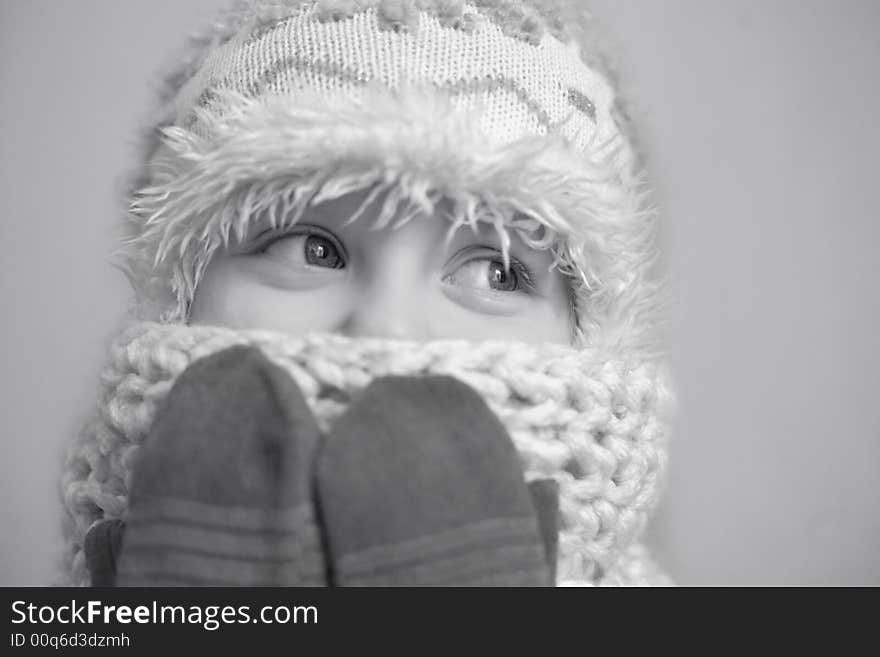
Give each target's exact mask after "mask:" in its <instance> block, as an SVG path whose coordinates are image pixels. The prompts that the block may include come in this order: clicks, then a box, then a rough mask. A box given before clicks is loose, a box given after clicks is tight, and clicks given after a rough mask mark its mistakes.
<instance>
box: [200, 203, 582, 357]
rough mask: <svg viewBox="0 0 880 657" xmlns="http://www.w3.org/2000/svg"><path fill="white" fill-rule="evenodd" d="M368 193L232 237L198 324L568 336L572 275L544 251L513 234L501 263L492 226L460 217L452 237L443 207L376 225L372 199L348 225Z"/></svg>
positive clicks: (358, 332) (565, 339) (385, 333)
mask: <svg viewBox="0 0 880 657" xmlns="http://www.w3.org/2000/svg"><path fill="white" fill-rule="evenodd" d="M363 198H364V193H357V194H350V195H348V196H345V197H342V198H340V199H337V200H335V201H329V202H326V203H322V204H320V205H318V206H316V207H313V208H310V209H309V210H307V211H306V212H305V213H304V214H303V216H302V218H301V219H300V220H299V221H298V222H297V223H296V225H294V226H292V227H287V228H281V229H265V226H264V227H259V226H255V227H254V228H253V229H252V231H251V234H250V235H248V236H246V237H245V238H244V239H243V240H241V241H239V242H233V243H230V246H229V248H228V249H227V250H225V251H224V252H222V253H218V254H217V255H215V256H214V258H213V260H212V261H211V263H210V264H209V265H208V268H207V269H206V271H205V273H204V277H203V278H202V280H201V282H200V283H199V286H198V288H197V290H196V294H195V298H194V300H193V305H192V309H191V315H190V317H191V323H192V324H213V325H220V326H228V327H230V328H239V329H252V328H257V329H268V330H277V331H283V332H286V333H291V334H294V335H303V334H305V333H308V332H313V331H318V332H332V333H340V334H343V335H348V336H361V337H385V338H399V339H410V340H432V339H442V338H463V339H472V340H488V339H503V340H520V341H525V342H557V343H569V342H570V341H571V336H572V316H571V311H570V305H569V304H570V302H569V294H568V284H567V281H566V279H565V277H564V276H563V275H562V274H560V273H559V272H558V271H556V270H551V264H552V261H553V260H552V256H551V254H550V253H549V252H548V251H536V250H534V249H532V248H529V247H528V246H526V245H525V244H524V243H523V242H522V240H520V239H519V238H518V237H517V236H516V235H513V234H511V245H510V249H509V253H510V269H509V270H505V268H504V263H503V260H502V256H501V244H500V241H499V238H498V234H497V232H496V230H495V228H493V227H491V226H489V225H485V226H482V227H481V228H480V229H479V231H478V232H477V233H474V231H473V230H472V229H471V228H470V227H468V226H463V227H461V228H460V229H458V230H457V231H456V232H455V233H454V235H453V237H452V240H451V241H450V242H449V244H448V246H444V239H445V237H446V234H447V232H448V230H449V220H448V219H446V218H444V217H416V218H414V219H412V220H411V221H409V222H408V223H406V224H405V225H403V226H402V227H399V228H392V227H390V226H389V227H386V228H381V229H376V228H374V226H373V216H375V211H376V207H375V206H374V207H371V208H369V209H368V210H367V212H365V213H364V215H363V216H362V217H360V218H359V219H357V220H356V221H354V222H353V223H351V224H350V225H345V220H346V218H348V217H350V216H352V215H353V214H354V213H355V211H356V210H357V208H358V207H359V206H360V203H361V201H362V200H363ZM371 214H373V216H370V215H371ZM392 224H393V222H392Z"/></svg>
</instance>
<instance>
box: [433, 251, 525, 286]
mask: <svg viewBox="0 0 880 657" xmlns="http://www.w3.org/2000/svg"><path fill="white" fill-rule="evenodd" d="M443 280H444V282H446V283H451V284H452V285H459V286H461V287H466V288H471V289H475V290H486V291H493V292H520V291H523V292H528V291H530V289H531V287H532V284H531V276H530V275H529V273H528V270H527V269H526V268H525V267H524V266H523V265H522V264H521V263H519V262H517V261H515V260H511V261H510V268H509V269H507V268H505V267H504V262H503V261H502V260H500V259H498V258H492V257H486V258H473V259H471V260H468V261H467V262H464V263H462V264H461V265H459V266H458V267H457V268H456V269H455V271H453V272H452V273H451V274H448V275H447V276H445V277H444V279H443Z"/></svg>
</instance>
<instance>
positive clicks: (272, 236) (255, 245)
mask: <svg viewBox="0 0 880 657" xmlns="http://www.w3.org/2000/svg"><path fill="white" fill-rule="evenodd" d="M293 235H305V236H309V235H317V236H318V237H322V238H324V239H326V240H328V241H329V242H331V243H332V244H333V246H334V247H335V248H336V250H337V251H338V252H339V254H340V255H341V256H342V260H343V262H344V263H346V265H347V264H348V253H347V252H346V250H345V247H343V246H342V243H341V242H340V241H339V240H338V239H337V238H336V236H335V235H333V233H331V232H330V231H328V230H324V229H323V228H319V227H318V226H312V225H297V226H288V227H279V228H269V229H267V230H264V231H263V232H261V233H259V234H258V235H256V236H255V237H254V238H253V241H252V245H251V247H250V248H249V249H248V250H247V253H249V254H257V253H265V252H266V250H267V249H268V248H269V247H270V246H272V245H273V244H274V243H275V242H277V241H278V240H280V239H284V238H285V237H290V236H293ZM472 248H478V249H480V250H486V251H489V250H491V251H493V252H494V254H495V255H497V257H494V256H493V255H492V254H489V253H486V254H485V255H484V256H482V257H475V258H469V259H463V260H462V261H461V262H460V263H459V266H462V265H464V264H466V263H468V262H471V261H472V260H489V261H490V262H501V263H503V262H504V260H503V258H502V257H501V253H499V252H498V251H496V250H495V249H492V248H491V247H472ZM469 250H470V249H469ZM510 271H511V272H513V274H514V275H515V276H516V280H517V282H518V283H519V285H520V286H521V287H520V290H521V291H522V292H523V293H525V294H528V295H529V296H532V295H535V294H536V293H537V286H536V285H535V279H534V276H533V275H532V272H531V270H530V269H529V268H528V267H527V266H526V265H525V264H523V263H522V262H520V261H519V260H517V259H516V258H514V257H513V256H511V257H510Z"/></svg>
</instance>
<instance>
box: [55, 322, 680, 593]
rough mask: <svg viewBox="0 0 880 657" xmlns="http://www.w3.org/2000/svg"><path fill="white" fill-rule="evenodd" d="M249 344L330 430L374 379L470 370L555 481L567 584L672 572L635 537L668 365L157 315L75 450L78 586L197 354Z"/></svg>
mask: <svg viewBox="0 0 880 657" xmlns="http://www.w3.org/2000/svg"><path fill="white" fill-rule="evenodd" d="M240 344H247V345H254V346H256V347H258V348H260V349H261V350H263V352H264V353H265V354H266V355H267V356H268V357H269V358H270V359H271V360H272V361H274V362H276V363H277V364H279V365H280V366H281V367H283V368H284V369H285V370H286V371H287V372H289V374H290V375H291V376H292V377H293V378H294V380H295V381H296V383H297V384H298V385H299V386H300V388H301V389H302V391H303V394H304V396H305V398H306V401H307V403H308V404H309V405H310V407H311V409H312V411H313V412H314V414H315V416H316V418H317V419H318V422H319V424H320V425H321V427H322V429H323V430H324V431H326V430H327V429H328V427H329V426H330V423H331V422H332V421H333V420H334V418H336V417H338V416H339V415H340V414H341V413H342V412H343V411H344V410H345V409H346V407H347V405H348V404H349V402H350V401H351V399H352V398H354V397H355V396H356V395H357V394H358V392H359V391H360V390H362V389H363V388H364V387H365V386H366V385H367V384H368V383H369V382H370V381H372V380H373V379H374V378H376V377H379V376H384V375H390V374H395V375H422V374H446V375H449V376H454V377H456V378H458V379H460V380H461V381H464V382H465V383H467V384H469V385H470V386H472V387H473V388H474V389H475V390H478V391H480V393H481V394H482V395H483V397H484V398H485V400H486V402H487V404H488V405H489V407H490V408H491V409H492V410H493V411H494V412H495V413H496V414H497V415H498V417H499V418H500V420H501V421H502V423H503V424H504V425H505V427H506V428H507V430H508V432H509V433H510V436H511V438H512V439H513V442H514V444H515V446H516V448H517V449H518V451H519V453H520V457H521V461H522V465H523V471H524V474H525V477H526V479H527V480H532V479H544V478H552V479H554V480H556V481H557V483H558V484H559V490H560V537H559V564H558V582H559V584H560V585H609V584H616V585H646V584H667V583H669V580H668V579H667V578H666V577H665V576H664V575H663V574H662V572H661V571H660V570H659V569H657V567H656V566H655V565H654V564H653V562H652V561H651V560H650V558H649V557H648V555H647V554H646V552H645V551H644V548H643V547H642V546H641V545H640V544H639V539H640V537H641V535H642V531H643V529H644V527H645V523H646V521H647V518H648V514H649V512H650V510H651V509H652V508H653V506H654V504H655V502H656V501H657V498H658V495H659V488H660V486H661V481H662V475H663V471H664V469H665V465H666V442H667V438H668V433H669V414H670V410H671V406H672V403H673V400H672V396H671V393H670V390H669V387H668V381H667V378H666V374H665V371H664V369H663V368H662V367H661V366H658V365H655V364H649V363H638V362H636V361H632V360H626V359H623V360H621V359H615V358H609V357H607V356H605V355H603V354H600V353H597V352H595V351H592V350H588V349H582V350H574V349H571V348H569V347H565V346H561V345H560V346H553V345H545V346H535V345H527V344H519V343H512V342H508V341H499V342H480V343H472V342H467V341H461V340H443V341H437V342H428V343H414V342H401V341H387V340H375V339H363V338H359V339H352V338H345V337H342V336H337V335H312V336H308V337H304V338H292V337H290V336H288V335H285V334H280V333H273V332H267V331H234V330H229V329H223V328H214V327H202V326H199V327H186V326H173V325H162V324H155V323H141V324H137V325H135V326H132V327H131V328H130V329H128V330H127V331H125V332H123V333H122V334H121V335H120V336H119V338H118V339H117V341H116V342H115V344H114V345H113V347H112V349H111V352H110V361H109V362H108V364H107V366H106V368H105V370H104V372H103V374H102V377H101V380H102V384H103V394H102V398H101V401H100V405H99V408H98V414H97V416H96V417H95V421H94V422H93V423H92V424H91V425H90V426H88V427H87V428H86V430H85V431H84V432H83V433H82V435H81V436H80V439H79V441H77V442H76V443H75V444H74V445H73V446H72V448H71V450H70V454H69V459H68V464H67V468H66V471H65V475H64V479H63V481H62V488H63V492H64V502H65V507H66V510H67V522H66V527H65V533H66V537H67V551H66V564H65V573H66V576H67V578H68V583H72V584H77V585H82V584H87V583H88V573H87V572H86V568H85V557H84V554H83V551H82V545H83V539H84V537H85V535H86V533H87V532H88V530H89V528H90V527H91V526H92V525H93V524H94V523H96V522H99V521H101V520H104V519H108V518H122V519H124V518H125V517H126V514H127V510H128V496H127V491H128V490H129V481H130V477H131V464H132V463H133V462H134V459H135V455H136V453H137V450H138V449H139V448H140V445H141V443H142V442H143V441H144V439H145V437H146V436H147V433H148V431H149V429H150V426H151V423H152V420H153V417H154V416H155V413H156V409H157V408H158V407H159V405H160V404H161V402H162V400H163V399H164V397H165V395H166V394H167V393H168V391H169V390H170V388H171V386H172V384H173V383H174V380H175V379H176V377H177V376H178V375H179V374H180V373H181V372H182V371H183V370H184V369H185V368H186V367H187V366H188V365H189V364H190V363H191V362H192V361H194V360H196V359H197V358H200V357H203V356H206V355H208V354H211V353H214V352H217V351H219V350H222V349H225V348H227V347H230V346H233V345H240Z"/></svg>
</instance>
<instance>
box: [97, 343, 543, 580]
mask: <svg viewBox="0 0 880 657" xmlns="http://www.w3.org/2000/svg"><path fill="white" fill-rule="evenodd" d="M557 508H558V492H557V490H556V488H555V484H554V483H553V482H549V481H545V482H535V483H534V484H533V485H531V486H527V485H526V483H525V482H524V480H523V476H522V470H521V466H520V463H519V459H518V455H517V453H516V450H515V448H514V446H513V444H512V442H511V440H510V437H509V436H508V435H507V432H506V431H505V429H504V427H503V426H502V425H501V423H500V421H499V420H498V418H497V417H496V416H495V415H494V414H493V413H492V412H491V411H490V410H489V409H488V407H487V406H486V405H485V402H484V401H483V400H482V398H480V396H479V395H478V394H477V393H476V392H475V391H473V390H472V389H471V388H469V387H468V386H467V385H465V384H463V383H461V382H460V381H457V380H455V379H453V378H450V377H436V376H427V377H384V378H380V379H377V380H375V381H374V382H373V383H371V384H370V385H369V386H368V387H367V388H366V389H365V390H364V392H363V394H362V395H361V396H360V397H359V398H358V399H356V400H355V401H354V403H352V404H351V406H350V407H349V409H348V410H347V411H346V412H345V413H344V414H343V415H342V416H341V417H340V418H339V419H338V420H337V421H336V422H335V424H334V425H333V427H332V428H331V430H330V432H329V434H328V435H326V436H324V437H323V438H321V437H320V433H319V430H318V428H317V423H316V421H315V419H314V417H313V416H312V414H311V411H310V409H309V408H308V405H307V404H306V402H305V400H304V399H303V396H302V393H301V391H300V390H299V388H298V387H297V386H296V384H295V382H294V381H293V380H292V379H291V378H290V376H289V375H287V373H286V372H284V371H283V370H282V369H281V368H280V367H278V366H277V365H275V364H273V363H271V362H270V361H269V360H268V359H267V358H266V356H265V355H264V354H263V353H262V352H261V351H259V350H258V349H255V348H252V347H243V346H242V347H233V348H230V349H227V350H224V351H222V352H219V353H217V354H214V355H212V356H209V357H206V358H203V359H200V360H198V361H196V362H194V363H193V364H192V365H191V366H190V367H188V368H187V369H186V370H185V371H184V372H183V373H182V374H181V375H180V377H178V379H177V381H176V382H175V384H174V386H173V387H172V389H171V391H170V392H169V395H168V397H167V399H166V402H165V405H164V407H163V409H162V410H161V411H160V413H158V414H157V417H156V420H155V422H154V425H153V428H152V430H151V433H150V435H149V436H148V438H147V440H146V441H145V443H144V445H143V447H142V449H141V452H140V454H139V458H138V461H137V463H136V465H135V467H134V472H133V477H132V487H131V493H130V510H129V516H128V519H127V524H126V527H125V531H124V538H123V535H122V528H121V527H120V524H119V521H107V522H105V523H102V524H99V525H97V526H96V527H95V528H93V529H92V531H90V532H89V535H88V536H87V538H86V544H85V550H86V560H87V564H88V566H89V569H90V572H91V573H92V581H93V584H94V585H112V584H113V583H114V579H115V582H116V583H118V584H119V585H131V586H138V585H142V586H147V585H150V586H154V585H184V586H187V585H190V586H228V585H251V586H260V585H267V586H324V585H330V586H359V585H368V586H389V585H390V586H394V585H406V586H469V585H470V586H546V585H552V583H553V580H554V572H553V571H554V567H555V552H556V535H557V527H556V513H557ZM120 541H121V542H122V544H121V547H120ZM117 557H118V559H117ZM117 562H118V568H114V565H115V564H117Z"/></svg>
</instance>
